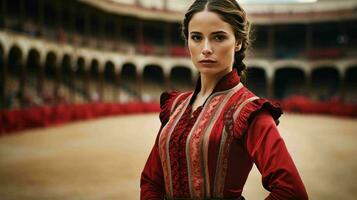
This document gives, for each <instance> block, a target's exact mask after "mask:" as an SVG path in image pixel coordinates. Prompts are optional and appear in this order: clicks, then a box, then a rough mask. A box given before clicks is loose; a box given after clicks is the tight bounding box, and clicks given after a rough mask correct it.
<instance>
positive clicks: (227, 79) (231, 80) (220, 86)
mask: <svg viewBox="0 0 357 200" xmlns="http://www.w3.org/2000/svg"><path fill="white" fill-rule="evenodd" d="M239 82H240V77H239V75H238V73H237V69H235V68H233V70H232V71H231V72H229V73H228V74H226V75H224V76H223V77H222V78H221V79H220V80H219V81H218V83H217V84H216V86H215V87H214V89H213V91H212V93H211V94H210V96H211V95H212V94H213V93H216V92H220V91H224V90H229V89H231V88H233V87H234V86H236V85H237V84H239ZM200 90H201V76H199V77H198V80H197V83H196V88H195V91H194V93H193V95H192V98H191V101H190V104H192V103H193V100H194V99H196V96H197V94H198V93H199V92H200ZM207 99H208V98H207Z"/></svg>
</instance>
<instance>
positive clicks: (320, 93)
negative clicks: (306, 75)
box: [310, 66, 341, 100]
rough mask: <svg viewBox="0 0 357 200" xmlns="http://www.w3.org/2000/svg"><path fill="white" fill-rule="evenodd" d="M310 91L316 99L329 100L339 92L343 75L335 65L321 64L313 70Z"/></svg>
mask: <svg viewBox="0 0 357 200" xmlns="http://www.w3.org/2000/svg"><path fill="white" fill-rule="evenodd" d="M310 79H311V80H310V92H311V94H312V98H313V99H316V100H328V99H330V98H332V97H333V96H336V95H338V94H339V91H340V83H341V76H340V74H339V71H338V69H337V68H335V67H334V66H319V67H318V68H315V69H313V70H312V72H311V76H310Z"/></svg>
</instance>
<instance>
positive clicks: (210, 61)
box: [198, 59, 217, 64]
mask: <svg viewBox="0 0 357 200" xmlns="http://www.w3.org/2000/svg"><path fill="white" fill-rule="evenodd" d="M198 62H199V63H202V64H212V63H216V62H217V61H215V60H213V59H202V60H200V61H198Z"/></svg>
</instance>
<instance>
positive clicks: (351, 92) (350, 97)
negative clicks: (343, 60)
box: [344, 65, 357, 103]
mask: <svg viewBox="0 0 357 200" xmlns="http://www.w3.org/2000/svg"><path fill="white" fill-rule="evenodd" d="M356 77H357V65H351V66H350V67H348V68H347V70H346V76H345V80H344V86H345V88H344V91H345V97H344V98H345V101H346V102H348V103H357V78H356Z"/></svg>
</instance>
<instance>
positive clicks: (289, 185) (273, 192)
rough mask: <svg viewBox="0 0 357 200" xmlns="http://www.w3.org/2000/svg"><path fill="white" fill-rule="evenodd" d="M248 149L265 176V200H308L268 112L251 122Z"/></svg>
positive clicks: (257, 116)
mask: <svg viewBox="0 0 357 200" xmlns="http://www.w3.org/2000/svg"><path fill="white" fill-rule="evenodd" d="M246 148H247V151H248V153H249V154H250V156H251V157H252V158H253V160H254V162H255V164H256V166H257V167H258V170H259V171H260V173H261V175H262V183H263V186H264V188H265V189H267V190H268V191H270V194H269V196H268V197H267V198H266V200H288V199H294V200H295V199H299V200H305V199H308V196H307V193H306V190H305V187H304V184H303V182H302V180H301V178H300V175H299V173H298V171H297V168H296V167H295V164H294V162H293V160H292V158H291V156H290V154H289V152H288V150H287V148H286V145H285V143H284V141H283V139H282V138H281V136H280V134H279V132H278V130H277V127H276V124H275V121H274V119H273V118H272V116H271V114H270V113H269V112H268V111H267V110H263V111H262V112H259V113H258V114H257V115H256V116H255V117H254V119H252V121H251V123H250V125H249V128H248V130H247V133H246Z"/></svg>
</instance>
